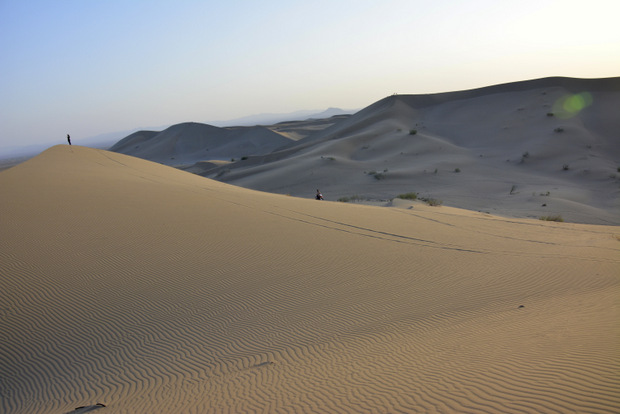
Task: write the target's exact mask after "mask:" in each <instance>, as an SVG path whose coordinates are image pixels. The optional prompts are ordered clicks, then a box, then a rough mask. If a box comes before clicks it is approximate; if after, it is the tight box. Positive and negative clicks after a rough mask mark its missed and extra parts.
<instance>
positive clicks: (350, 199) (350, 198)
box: [337, 195, 364, 203]
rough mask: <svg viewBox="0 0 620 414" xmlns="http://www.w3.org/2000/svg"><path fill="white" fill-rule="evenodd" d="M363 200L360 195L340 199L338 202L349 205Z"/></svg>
mask: <svg viewBox="0 0 620 414" xmlns="http://www.w3.org/2000/svg"><path fill="white" fill-rule="evenodd" d="M363 199H364V198H363V197H360V196H358V195H352V196H351V197H346V196H345V197H340V198H339V199H338V200H337V201H340V202H341V203H348V202H349V201H360V200H363Z"/></svg>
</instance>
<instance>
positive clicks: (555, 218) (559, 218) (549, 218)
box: [540, 214, 564, 223]
mask: <svg viewBox="0 0 620 414" xmlns="http://www.w3.org/2000/svg"><path fill="white" fill-rule="evenodd" d="M540 219H541V220H544V221H557V222H558V223H562V222H564V219H563V218H562V216H561V215H559V214H556V215H554V216H542V217H541V218H540Z"/></svg>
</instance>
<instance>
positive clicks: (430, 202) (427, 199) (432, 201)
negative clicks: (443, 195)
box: [418, 196, 443, 206]
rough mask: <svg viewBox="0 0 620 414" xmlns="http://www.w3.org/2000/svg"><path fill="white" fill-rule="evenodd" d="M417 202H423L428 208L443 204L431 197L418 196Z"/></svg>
mask: <svg viewBox="0 0 620 414" xmlns="http://www.w3.org/2000/svg"><path fill="white" fill-rule="evenodd" d="M418 200H422V201H424V202H425V203H426V204H428V205H429V206H440V205H442V204H443V201H441V200H438V199H436V198H431V197H420V196H418Z"/></svg>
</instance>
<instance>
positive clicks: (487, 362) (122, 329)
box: [0, 146, 620, 414]
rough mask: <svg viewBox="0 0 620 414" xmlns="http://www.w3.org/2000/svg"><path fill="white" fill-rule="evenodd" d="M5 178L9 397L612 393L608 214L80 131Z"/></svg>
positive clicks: (452, 402) (450, 400)
mask: <svg viewBox="0 0 620 414" xmlns="http://www.w3.org/2000/svg"><path fill="white" fill-rule="evenodd" d="M0 192H1V194H2V195H3V196H2V199H0V234H2V236H3V237H2V238H0V316H1V318H0V332H2V347H0V411H2V412H4V413H59V414H60V413H67V412H71V411H72V410H75V408H76V407H86V408H89V409H90V408H91V407H92V408H96V407H95V406H94V405H93V404H95V402H97V401H100V402H102V403H103V404H105V408H101V409H98V408H97V409H96V410H95V411H94V412H98V413H99V412H101V413H135V412H150V413H171V412H184V413H201V412H230V413H236V412H282V413H284V412H351V413H358V412H378V413H387V412H412V413H413V412H429V413H450V412H486V413H495V412H505V413H523V412H531V413H534V412H536V413H555V412H590V413H611V412H617V411H618V410H619V409H620V374H619V373H620V356H619V355H618V353H617V350H618V348H619V345H620V340H619V338H620V327H619V326H618V324H617V321H618V319H619V317H620V313H619V312H620V306H619V305H620V303H619V302H618V298H619V297H620V276H619V274H620V272H619V270H620V254H619V253H620V241H619V238H620V233H619V232H618V228H617V227H612V226H595V225H580V224H572V223H554V222H544V221H540V220H528V219H510V218H502V217H497V216H492V215H488V214H483V213H477V212H471V211H465V210H459V209H455V208H450V207H430V206H426V205H424V204H421V203H418V204H416V203H412V204H411V205H410V207H412V208H406V207H405V206H402V207H405V208H393V209H385V208H379V207H372V206H364V205H351V204H345V203H334V202H329V201H324V202H318V201H314V200H312V199H309V198H306V199H303V198H295V197H287V196H284V195H278V194H269V193H263V192H258V191H254V190H249V189H244V188H239V187H234V186H230V185H228V184H224V183H221V182H217V181H213V180H209V179H205V178H202V177H199V176H197V175H193V174H190V173H187V172H183V171H179V170H176V169H174V168H170V167H166V166H163V165H160V164H155V163H152V162H148V161H145V160H141V159H137V158H133V157H129V156H125V155H122V154H117V153H113V152H107V151H102V150H94V149H89V148H84V147H79V146H72V147H69V146H57V147H53V148H51V149H49V150H47V151H45V152H44V153H42V154H40V155H39V156H37V157H35V158H33V159H31V160H29V161H27V162H25V163H22V164H20V165H18V166H16V167H13V168H11V169H8V170H5V171H2V172H0ZM310 197H311V195H310Z"/></svg>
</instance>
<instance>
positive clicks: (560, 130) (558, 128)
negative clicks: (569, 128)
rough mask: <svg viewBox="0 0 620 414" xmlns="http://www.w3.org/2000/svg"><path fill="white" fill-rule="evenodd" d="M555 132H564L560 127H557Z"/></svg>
mask: <svg viewBox="0 0 620 414" xmlns="http://www.w3.org/2000/svg"><path fill="white" fill-rule="evenodd" d="M554 131H555V132H564V128H562V127H557V128H556V129H554Z"/></svg>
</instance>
